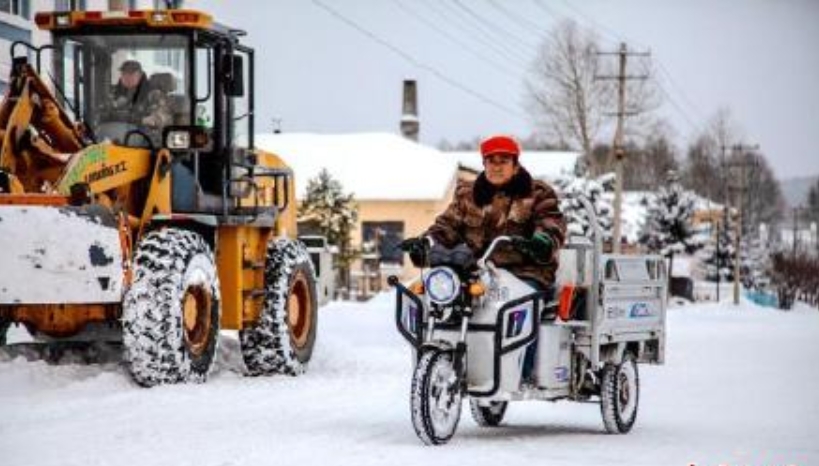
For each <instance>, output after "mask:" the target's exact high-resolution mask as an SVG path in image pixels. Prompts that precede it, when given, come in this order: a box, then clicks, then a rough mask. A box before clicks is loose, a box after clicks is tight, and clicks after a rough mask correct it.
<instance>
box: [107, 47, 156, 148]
mask: <svg viewBox="0 0 819 466" xmlns="http://www.w3.org/2000/svg"><path fill="white" fill-rule="evenodd" d="M119 72H120V77H119V81H118V82H117V84H116V85H114V87H113V89H112V92H111V100H110V103H109V105H108V108H107V109H106V111H105V112H103V119H104V120H108V121H119V122H126V123H130V124H134V125H137V126H139V127H141V128H143V129H147V130H148V132H149V133H150V134H149V135H150V136H151V137H152V138H154V139H155V140H156V139H158V134H159V132H160V131H161V129H162V127H164V126H166V125H168V124H170V123H171V121H172V114H171V110H170V106H169V104H168V96H166V95H165V93H164V92H163V91H162V90H161V89H158V88H156V87H155V86H154V85H152V83H151V81H149V80H148V78H147V76H146V75H145V72H144V71H143V70H142V65H141V64H140V63H139V62H138V61H136V60H126V61H125V62H123V63H122V65H121V66H120V68H119Z"/></svg>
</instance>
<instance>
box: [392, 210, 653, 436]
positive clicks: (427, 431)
mask: <svg viewBox="0 0 819 466" xmlns="http://www.w3.org/2000/svg"><path fill="white" fill-rule="evenodd" d="M584 204H585V205H586V210H587V211H589V212H588V213H589V214H590V215H589V217H590V218H592V219H594V212H593V211H592V210H591V207H590V206H589V205H588V203H584ZM591 223H592V225H596V224H597V222H596V219H595V220H593V221H592V222H591ZM510 241H511V238H510V237H508V236H500V237H497V238H496V239H495V240H494V241H493V242H492V243H491V244H490V246H489V247H488V248H487V250H486V251H485V253H484V254H483V256H482V257H481V258H480V259H477V260H475V258H474V257H473V256H472V254H471V252H470V251H469V250H468V249H467V248H466V246H463V245H462V246H458V247H456V248H454V249H449V250H447V249H444V248H443V247H441V246H440V245H435V246H432V248H431V250H430V252H429V255H428V266H429V267H428V268H424V269H422V270H421V275H420V277H419V278H418V279H416V280H415V281H413V282H411V283H409V284H407V285H404V284H402V283H400V282H399V280H398V278H397V277H394V276H393V277H390V280H389V282H390V284H391V285H392V286H393V287H395V288H396V314H395V318H396V325H397V327H398V331H399V332H400V334H401V335H402V336H403V337H404V339H406V341H407V342H408V343H409V344H410V345H411V346H412V349H413V352H414V356H415V358H414V360H415V370H414V372H413V376H412V388H411V396H410V407H411V415H412V424H413V427H414V429H415V432H416V434H417V435H418V437H419V438H420V439H421V441H422V442H423V443H425V444H427V445H437V444H444V443H447V442H448V441H449V440H450V439H451V438H452V436H453V435H454V433H455V430H456V428H457V426H458V422H459V419H460V416H461V404H462V400H463V399H464V398H468V399H469V405H470V410H471V413H472V417H473V419H474V420H475V422H476V423H477V424H478V425H479V426H483V427H494V426H497V425H499V424H500V423H501V422H502V421H503V417H504V414H505V412H506V409H507V406H508V403H509V402H510V401H518V400H528V399H535V400H547V401H556V400H561V399H565V400H570V401H577V402H589V401H591V402H599V403H600V408H601V413H602V418H603V425H604V426H605V429H606V431H607V432H609V433H627V432H629V431H630V430H631V428H632V426H633V425H634V422H635V420H636V418H637V409H638V403H639V398H640V379H639V375H638V368H637V367H638V366H637V364H638V363H654V364H662V363H663V361H664V351H665V336H666V328H665V322H666V302H667V298H666V289H667V280H668V278H667V275H666V270H665V262H664V261H663V259H662V257H660V256H647V255H639V256H636V255H614V254H603V253H602V245H601V234H600V230H599V229H598V228H594V229H592V234H591V238H587V237H571V238H570V239H569V241H568V242H567V244H566V245H565V246H564V247H563V248H562V249H561V250H560V251H559V254H560V266H559V268H558V272H557V279H556V282H555V284H554V285H553V286H552V287H550V288H549V289H546V290H537V289H535V288H533V287H532V286H531V285H529V284H528V283H527V282H525V281H523V280H521V279H519V278H518V277H516V276H514V275H513V274H512V273H510V272H508V271H507V270H504V269H502V268H499V267H496V266H495V265H494V264H493V262H492V260H491V257H492V253H493V252H494V251H495V249H496V248H497V246H499V245H500V244H502V243H504V242H510ZM527 353H528V354H527ZM531 358H533V359H534V360H533V363H532V361H531ZM524 370H526V372H528V374H527V377H525V378H524V377H522V375H523V373H524Z"/></svg>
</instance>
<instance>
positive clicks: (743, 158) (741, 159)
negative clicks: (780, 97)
mask: <svg viewBox="0 0 819 466" xmlns="http://www.w3.org/2000/svg"><path fill="white" fill-rule="evenodd" d="M731 149H732V151H733V152H734V154H738V158H737V157H735V158H734V160H733V161H732V163H731V164H730V165H731V168H734V169H735V170H738V171H739V173H733V174H732V175H734V176H732V178H733V179H732V181H733V182H734V184H733V186H732V187H733V189H734V191H735V193H736V194H735V196H734V198H735V199H734V203H735V206H734V207H735V208H736V209H737V220H736V238H734V246H735V248H734V304H735V305H739V274H740V263H739V261H740V245H741V244H742V221H743V220H742V217H743V212H742V209H743V205H742V200H743V199H744V198H745V192H746V191H747V190H748V171H747V169H748V165H749V164H750V163H752V161H750V160H749V159H748V157H747V155H748V153H749V152H750V151H754V150H759V145H758V144H756V145H753V146H748V145H744V144H735V145H734V146H732V147H731Z"/></svg>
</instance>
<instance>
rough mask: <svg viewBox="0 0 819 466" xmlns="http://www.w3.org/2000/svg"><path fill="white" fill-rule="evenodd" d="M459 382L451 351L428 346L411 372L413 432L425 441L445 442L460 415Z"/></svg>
mask: <svg viewBox="0 0 819 466" xmlns="http://www.w3.org/2000/svg"><path fill="white" fill-rule="evenodd" d="M462 396H463V395H462V393H461V384H460V381H459V380H458V376H457V373H456V372H455V367H454V365H453V355H452V352H451V351H445V350H439V349H427V350H425V351H424V353H423V354H422V355H421V359H420V360H419V361H418V365H417V366H415V372H414V373H413V375H412V391H411V393H410V410H411V413H412V425H413V427H414V428H415V433H416V434H417V435H418V438H420V439H421V441H422V442H424V443H425V444H427V445H440V444H444V443H447V442H448V441H449V439H451V438H452V436H453V435H454V434H455V429H457V428H458V421H459V420H460V418H461V400H462Z"/></svg>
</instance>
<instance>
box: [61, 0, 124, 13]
mask: <svg viewBox="0 0 819 466" xmlns="http://www.w3.org/2000/svg"><path fill="white" fill-rule="evenodd" d="M71 3H72V4H74V3H76V2H71ZM72 9H73V6H72ZM108 10H109V11H127V10H128V2H127V1H126V0H108Z"/></svg>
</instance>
